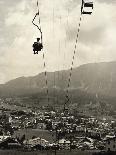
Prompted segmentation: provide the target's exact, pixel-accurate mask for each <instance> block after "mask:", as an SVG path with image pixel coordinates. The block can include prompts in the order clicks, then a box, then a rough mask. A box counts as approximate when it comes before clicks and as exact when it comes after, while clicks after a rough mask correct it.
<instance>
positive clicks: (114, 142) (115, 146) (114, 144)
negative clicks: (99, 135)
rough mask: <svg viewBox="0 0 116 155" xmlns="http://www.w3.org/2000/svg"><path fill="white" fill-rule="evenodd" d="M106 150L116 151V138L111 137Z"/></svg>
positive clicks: (108, 139)
mask: <svg viewBox="0 0 116 155" xmlns="http://www.w3.org/2000/svg"><path fill="white" fill-rule="evenodd" d="M105 142H106V144H105V150H106V151H113V152H115V151H116V136H115V137H110V138H107V139H106V140H105Z"/></svg>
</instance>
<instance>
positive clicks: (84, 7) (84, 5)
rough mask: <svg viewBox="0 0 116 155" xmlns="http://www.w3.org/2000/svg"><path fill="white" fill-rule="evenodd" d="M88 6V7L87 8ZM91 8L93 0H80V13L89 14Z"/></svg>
mask: <svg viewBox="0 0 116 155" xmlns="http://www.w3.org/2000/svg"><path fill="white" fill-rule="evenodd" d="M88 8H89V10H88ZM90 9H91V10H90ZM92 9H93V1H92V0H89V1H87V0H86V1H85V0H82V5H81V14H88V15H91V14H92Z"/></svg>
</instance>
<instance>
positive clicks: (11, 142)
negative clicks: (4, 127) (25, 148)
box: [0, 137, 21, 149]
mask: <svg viewBox="0 0 116 155" xmlns="http://www.w3.org/2000/svg"><path fill="white" fill-rule="evenodd" d="M15 148H21V144H20V143H19V142H18V141H17V140H16V139H14V138H12V137H7V138H5V139H3V140H2V141H1V142H0V149H15Z"/></svg>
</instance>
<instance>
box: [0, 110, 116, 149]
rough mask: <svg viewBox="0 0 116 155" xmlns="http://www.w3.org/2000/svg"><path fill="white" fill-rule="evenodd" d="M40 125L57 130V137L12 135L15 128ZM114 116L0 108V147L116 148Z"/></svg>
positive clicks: (41, 128)
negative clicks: (111, 117)
mask: <svg viewBox="0 0 116 155" xmlns="http://www.w3.org/2000/svg"><path fill="white" fill-rule="evenodd" d="M21 129H38V130H39V129H40V130H48V131H49V132H50V133H51V134H55V137H56V138H55V140H53V141H52V142H49V140H46V139H44V138H43V137H37V136H36V135H34V136H35V137H32V138H30V139H26V138H25V136H24V135H23V137H21V138H19V137H15V138H14V136H13V134H14V132H15V131H16V130H21ZM115 131H116V122H115V120H106V119H104V118H103V119H97V118H95V117H93V116H91V117H90V116H84V115H76V116H75V115H74V114H72V113H70V112H69V111H68V109H66V108H65V109H63V110H62V111H43V112H42V111H36V110H35V111H22V110H8V109H3V108H1V109H0V148H4V149H7V148H12V149H13V148H20V149H30V150H31V149H32V150H33V149H39V150H43V149H53V150H54V149H55V150H56V149H58V150H62V149H66V150H67V149H70V150H71V149H80V150H105V151H116V133H115Z"/></svg>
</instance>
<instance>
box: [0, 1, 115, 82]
mask: <svg viewBox="0 0 116 155" xmlns="http://www.w3.org/2000/svg"><path fill="white" fill-rule="evenodd" d="M94 1H95V2H94V10H93V14H92V15H91V16H90V15H83V17H82V23H81V31H80V34H79V44H78V48H77V51H76V57H75V61H74V65H75V66H79V65H81V64H84V63H88V62H99V61H115V60H116V0H94ZM80 5H81V0H39V7H40V15H41V26H42V31H43V42H44V52H45V59H46V64H47V70H48V71H54V70H60V69H67V68H69V67H70V65H71V60H72V55H73V50H74V44H75V38H76V32H77V28H78V22H79V17H80ZM36 11H37V8H36V0H20V1H19V0H0V83H4V82H6V81H8V80H10V79H13V78H16V77H19V76H33V75H36V74H38V73H40V72H42V71H44V70H43V60H42V53H41V52H40V53H39V54H38V55H34V54H33V51H32V44H33V42H34V41H35V40H36V37H38V35H39V32H38V31H37V28H36V27H34V26H33V25H32V19H33V17H34V15H35V13H36Z"/></svg>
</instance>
